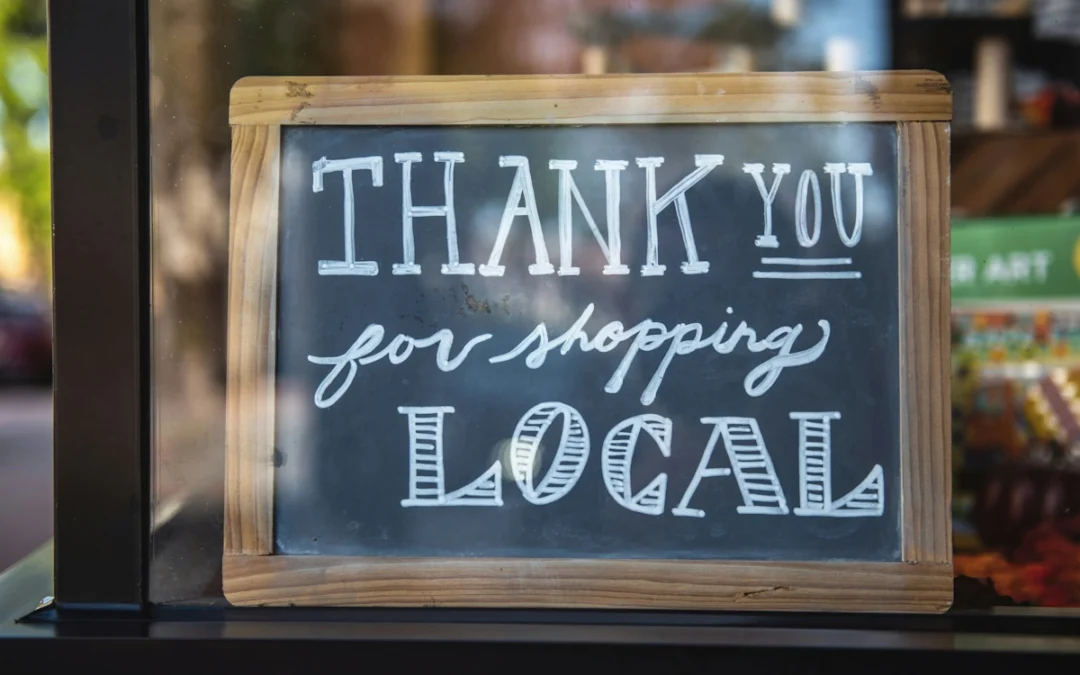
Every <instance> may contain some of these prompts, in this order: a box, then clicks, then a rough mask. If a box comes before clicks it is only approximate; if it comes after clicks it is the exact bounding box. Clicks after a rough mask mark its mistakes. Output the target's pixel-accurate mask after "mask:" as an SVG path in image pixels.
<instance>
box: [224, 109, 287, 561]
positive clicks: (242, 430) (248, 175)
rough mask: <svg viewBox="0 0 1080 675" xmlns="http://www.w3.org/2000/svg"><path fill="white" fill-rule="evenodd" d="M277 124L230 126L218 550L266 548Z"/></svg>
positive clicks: (269, 541)
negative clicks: (220, 538) (222, 469)
mask: <svg viewBox="0 0 1080 675" xmlns="http://www.w3.org/2000/svg"><path fill="white" fill-rule="evenodd" d="M280 144H281V128H280V127H277V126H240V127H234V128H233V148H232V173H231V177H232V184H231V194H230V211H229V232H230V236H229V329H228V330H229V336H228V380H227V382H226V408H227V409H226V416H225V481H226V482H225V552H226V554H230V553H232V554H244V555H267V554H269V553H270V552H271V551H272V545H273V522H272V519H273V502H274V465H273V448H274V356H275V353H274V345H275V340H274V330H275V321H276V313H277V252H278V246H277V231H278V185H279V180H278V176H279V171H280V161H281V157H280V155H281V153H280Z"/></svg>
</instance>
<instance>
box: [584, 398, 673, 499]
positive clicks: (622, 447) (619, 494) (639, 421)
mask: <svg viewBox="0 0 1080 675" xmlns="http://www.w3.org/2000/svg"><path fill="white" fill-rule="evenodd" d="M671 427H672V424H671V420H670V419H668V418H667V417H661V416H660V415H653V414H644V415H635V416H634V417H631V418H630V419H626V420H623V421H622V422H619V423H618V424H616V425H615V426H614V427H612V429H611V431H609V432H608V435H607V437H606V438H604V446H603V450H602V451H601V454H600V468H601V472H602V473H603V476H604V485H605V486H607V490H608V494H610V495H611V498H612V499H614V500H615V501H616V502H617V503H618V504H619V505H620V506H624V507H626V508H627V509H630V510H631V511H635V512H637V513H644V514H646V515H650V516H658V515H660V514H662V513H663V512H664V498H665V496H666V494H667V474H666V473H661V474H659V475H658V476H656V478H653V479H652V481H651V482H650V483H649V484H648V485H646V486H645V487H644V488H642V489H641V491H640V492H638V493H637V494H634V493H633V490H632V489H631V487H630V466H631V464H632V462H633V460H634V451H635V450H636V449H637V442H638V438H639V437H640V436H641V432H642V431H644V432H645V433H646V434H647V435H648V436H649V437H650V438H652V439H653V440H654V441H655V442H656V445H657V447H659V448H660V454H662V455H663V456H664V457H671Z"/></svg>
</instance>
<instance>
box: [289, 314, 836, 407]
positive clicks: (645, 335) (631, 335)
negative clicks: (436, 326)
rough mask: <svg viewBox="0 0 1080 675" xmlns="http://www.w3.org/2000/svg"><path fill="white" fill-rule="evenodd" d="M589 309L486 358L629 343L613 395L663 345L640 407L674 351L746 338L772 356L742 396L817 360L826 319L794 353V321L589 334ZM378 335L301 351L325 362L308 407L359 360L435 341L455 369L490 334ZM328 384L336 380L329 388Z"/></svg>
mask: <svg viewBox="0 0 1080 675" xmlns="http://www.w3.org/2000/svg"><path fill="white" fill-rule="evenodd" d="M593 311H594V306H593V305H592V304H590V305H589V306H588V307H586V308H585V310H584V311H583V312H582V313H581V316H579V317H578V319H577V320H576V321H575V322H574V323H573V324H572V325H571V326H570V327H569V328H568V329H567V330H566V331H564V332H563V333H562V334H561V335H559V336H558V337H556V338H554V339H551V338H550V337H549V334H548V329H547V325H546V324H544V323H540V324H539V325H537V326H536V328H535V329H533V331H532V332H531V333H529V335H528V336H527V337H525V339H523V340H522V341H521V342H519V343H518V345H517V346H516V347H514V348H513V349H512V350H510V351H508V352H506V353H503V354H497V355H495V356H491V357H490V358H488V362H489V363H505V362H507V361H512V360H514V359H516V358H518V357H520V356H522V355H523V354H524V355H525V357H524V361H525V365H526V366H528V367H529V368H532V369H536V368H539V367H541V366H542V365H544V362H545V361H546V359H547V355H548V354H549V353H551V352H553V351H555V350H558V351H559V353H561V354H562V355H564V356H565V355H567V354H569V353H570V351H571V350H573V349H574V347H575V346H576V347H577V348H578V349H579V350H581V352H583V353H587V352H591V351H596V352H599V353H607V352H610V351H612V350H614V349H615V348H616V347H618V346H619V345H621V344H623V343H628V345H629V346H628V347H627V350H626V353H625V354H624V355H623V358H622V360H621V361H620V362H619V365H618V367H616V369H615V372H614V373H612V375H611V378H610V379H608V381H607V383H606V384H605V385H604V391H606V392H607V393H609V394H614V393H618V392H619V391H621V390H622V386H623V382H624V380H625V379H626V375H627V373H628V372H629V371H630V368H631V367H632V366H633V364H634V361H635V360H636V359H637V357H638V355H639V354H641V353H642V352H652V351H656V350H658V349H660V348H661V347H664V346H665V345H666V350H665V351H664V355H663V357H662V358H661V360H660V363H659V364H657V366H656V369H655V370H654V371H653V375H652V378H650V380H649V383H648V384H647V385H646V387H645V389H644V390H643V391H642V393H641V403H642V405H650V404H652V403H653V402H654V401H655V400H656V394H657V392H658V391H659V389H660V385H661V384H663V381H664V376H665V375H666V374H667V371H668V368H669V367H670V365H671V362H672V361H673V360H674V359H675V357H676V356H685V355H688V354H692V353H694V352H696V351H699V350H703V349H712V350H713V351H715V352H716V353H717V354H730V353H732V352H734V351H735V349H736V348H738V346H739V344H740V343H745V345H746V349H747V350H748V351H749V352H751V353H761V352H773V354H772V356H770V357H769V358H768V359H766V360H765V361H763V362H762V363H760V364H758V365H757V366H756V367H754V368H753V369H752V370H751V371H750V372H749V373H747V375H746V377H745V378H744V380H743V389H744V390H745V391H746V393H747V395H749V396H753V397H757V396H761V395H762V394H764V393H765V392H767V391H768V390H769V389H770V388H771V387H772V386H773V384H774V383H775V382H776V380H777V378H779V377H780V373H781V372H782V371H783V370H784V369H785V368H790V367H794V366H802V365H806V364H809V363H813V362H814V361H816V360H817V359H818V358H819V357H820V356H821V354H822V353H823V352H824V351H825V347H826V345H827V344H828V342H829V335H830V325H829V322H828V321H826V320H824V319H822V320H820V321H818V322H817V324H818V327H819V328H820V329H821V337H820V338H819V339H818V341H817V342H816V343H815V344H813V345H810V346H808V347H806V348H805V349H802V350H800V351H795V343H796V342H797V341H798V340H799V338H800V337H801V336H802V334H803V325H802V324H801V323H800V324H796V325H794V326H780V327H778V328H776V329H774V330H773V331H772V332H770V333H769V334H768V335H766V336H765V337H764V338H760V339H759V338H758V336H757V331H755V330H754V329H753V328H751V327H749V326H748V325H747V324H746V322H745V321H741V322H739V324H738V325H737V326H735V327H734V329H732V328H731V327H730V326H729V324H728V322H727V321H724V322H723V323H721V324H720V326H719V327H718V328H717V329H716V330H715V331H713V332H712V333H711V334H709V335H706V334H705V331H704V329H703V327H702V325H701V324H700V323H679V324H676V325H675V326H673V327H671V328H670V329H669V328H668V327H667V326H666V325H665V324H663V323H660V322H657V321H653V320H652V319H645V320H644V321H641V322H640V323H638V324H637V325H635V326H632V327H630V328H626V327H625V326H623V324H622V322H621V321H611V322H609V323H607V324H605V325H603V326H602V327H601V328H600V329H599V330H597V331H596V333H595V334H594V335H593V336H592V337H589V334H588V333H587V332H586V330H585V326H586V324H588V322H589V319H590V318H592V315H593ZM728 313H729V314H730V313H731V308H728ZM385 336H386V330H385V328H383V326H382V325H380V324H370V325H369V326H368V327H367V328H365V329H364V331H363V332H362V333H361V334H360V337H358V338H357V339H356V341H355V342H353V344H352V346H350V347H349V349H348V350H346V351H345V352H344V353H343V354H340V355H338V356H329V357H327V356H308V361H310V362H311V363H315V364H319V365H327V366H332V368H331V370H330V372H329V373H327V374H326V377H324V378H323V381H322V383H321V384H320V385H319V387H318V389H316V391H315V405H317V406H318V407H320V408H328V407H330V406H332V405H334V403H336V402H337V401H338V399H340V398H341V397H342V396H343V395H344V393H345V392H346V391H347V390H348V388H349V385H351V384H352V381H353V379H354V378H355V377H356V372H357V370H358V368H359V367H360V366H366V365H369V364H371V363H375V362H376V361H380V360H382V359H384V358H385V359H387V360H388V361H390V363H391V364H394V365H397V364H400V363H403V362H404V361H406V360H407V359H408V358H409V357H410V356H411V355H412V354H413V352H414V351H415V350H416V349H417V348H424V347H431V346H436V345H437V351H436V356H435V365H436V366H437V367H438V368H439V370H441V371H443V372H450V371H453V370H455V369H457V368H458V366H460V365H461V364H462V363H463V362H464V361H465V360H466V358H467V357H468V355H469V353H470V352H471V351H472V350H473V349H474V348H475V347H476V346H477V345H479V344H480V343H482V342H485V341H487V340H490V339H491V337H492V336H491V334H490V333H483V334H481V335H478V336H476V337H474V338H472V339H471V340H469V341H468V342H466V343H465V345H464V346H463V347H462V348H461V351H460V352H458V354H457V356H453V357H451V350H452V349H453V344H454V333H453V332H452V331H450V330H449V329H446V328H443V329H441V330H439V331H436V332H435V333H433V334H432V335H430V336H429V337H426V338H415V337H412V336H409V335H404V334H400V335H397V336H396V337H394V338H393V339H392V340H391V341H390V342H389V343H388V344H387V345H386V346H385V347H383V348H382V349H379V347H380V345H381V343H382V342H383V339H384V338H385ZM530 348H531V350H530ZM526 352H527V354H526ZM342 373H344V376H343V375H342ZM335 383H337V386H336V387H335V388H333V390H332V391H331V387H333V385H334V384H335ZM328 392H329V393H328Z"/></svg>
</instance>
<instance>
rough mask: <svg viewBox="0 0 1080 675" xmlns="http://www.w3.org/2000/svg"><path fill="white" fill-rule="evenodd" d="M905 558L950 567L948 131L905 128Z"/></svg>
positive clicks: (901, 139) (902, 198)
mask: <svg viewBox="0 0 1080 675" xmlns="http://www.w3.org/2000/svg"><path fill="white" fill-rule="evenodd" d="M898 138H899V141H898V142H899V153H898V155H899V156H898V159H899V163H900V186H899V189H900V192H899V205H900V214H899V225H900V236H901V239H900V255H901V265H900V269H901V283H900V289H901V294H902V298H901V315H902V316H901V336H902V338H901V355H900V364H901V387H902V391H901V413H900V419H901V424H902V425H903V426H902V431H901V445H900V447H901V449H902V451H901V477H900V486H901V508H902V511H903V557H904V560H908V561H919V562H931V563H951V562H952V532H951V527H950V523H951V519H950V506H949V505H950V498H951V495H950V493H951V489H952V482H951V475H952V473H951V465H952V463H951V461H950V459H949V453H950V443H951V432H950V429H951V425H952V416H951V413H950V410H951V403H950V396H949V386H950V381H949V378H950V369H949V358H950V345H949V334H950V319H949V313H950V289H949V280H950V265H949V260H950V249H949V125H948V124H944V123H906V124H900V125H899V135H898Z"/></svg>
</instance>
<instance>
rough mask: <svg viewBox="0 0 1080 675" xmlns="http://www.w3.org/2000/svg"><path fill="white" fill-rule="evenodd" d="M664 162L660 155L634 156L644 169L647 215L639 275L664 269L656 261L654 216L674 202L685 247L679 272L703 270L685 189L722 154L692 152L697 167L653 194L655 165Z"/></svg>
mask: <svg viewBox="0 0 1080 675" xmlns="http://www.w3.org/2000/svg"><path fill="white" fill-rule="evenodd" d="M663 163H664V158H663V157H638V158H637V165H638V166H639V167H642V168H643V169H645V200H646V201H645V203H646V216H647V219H648V221H647V222H648V241H647V244H646V248H645V265H644V266H642V268H641V275H642V276H646V277H651V276H660V275H662V274H663V273H664V271H665V270H666V269H667V266H666V265H661V264H660V253H659V248H660V245H659V241H658V235H657V231H656V217H657V216H658V215H660V212H661V211H663V210H664V209H666V208H667V207H669V206H671V205H672V203H674V204H675V215H676V217H677V218H678V221H679V230H680V231H681V232H682V239H683V246H684V247H685V248H686V262H684V263H683V264H682V271H683V274H705V273H706V272H708V271H709V263H708V262H705V261H702V260H699V259H698V252H697V244H695V243H694V231H693V228H692V226H691V223H690V207H689V206H687V204H686V191H687V190H689V189H690V188H692V187H694V186H695V185H697V184H698V183H699V182H700V181H701V180H702V179H703V178H705V176H707V175H709V173H710V172H711V171H712V170H713V169H715V168H716V167H718V166H720V165H722V164H723V163H724V156H723V155H694V165H695V166H696V167H697V168H696V169H694V170H693V171H691V172H690V173H688V174H687V175H686V176H685V177H684V178H683V179H682V180H680V181H679V182H678V183H676V184H675V185H674V187H672V188H671V189H670V190H668V191H667V192H665V193H664V196H663V197H660V198H659V199H657V198H656V167H658V166H661V165H662V164H663Z"/></svg>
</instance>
